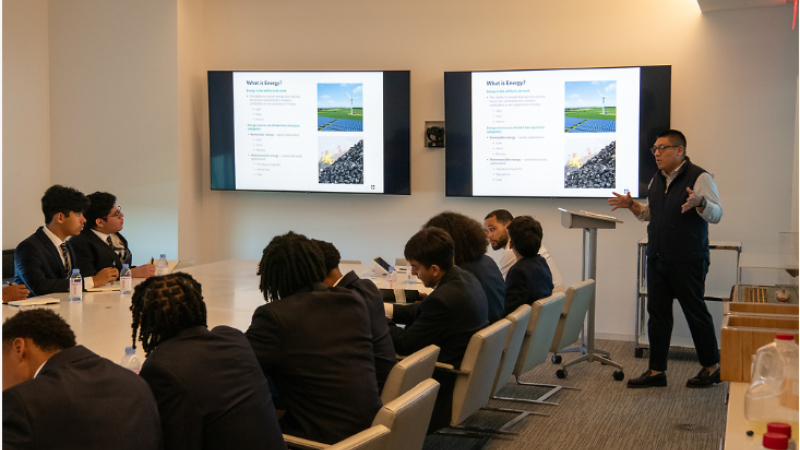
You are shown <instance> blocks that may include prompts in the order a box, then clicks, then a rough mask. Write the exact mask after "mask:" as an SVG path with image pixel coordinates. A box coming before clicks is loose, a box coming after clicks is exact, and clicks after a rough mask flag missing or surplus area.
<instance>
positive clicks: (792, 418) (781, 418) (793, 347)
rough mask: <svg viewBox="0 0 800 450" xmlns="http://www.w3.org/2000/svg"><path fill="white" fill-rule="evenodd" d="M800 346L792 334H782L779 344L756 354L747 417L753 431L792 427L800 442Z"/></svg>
mask: <svg viewBox="0 0 800 450" xmlns="http://www.w3.org/2000/svg"><path fill="white" fill-rule="evenodd" d="M797 390H798V347H797V344H796V343H795V342H794V336H793V335H791V334H778V335H777V336H776V338H775V341H774V342H772V343H771V344H767V345H765V346H763V347H761V348H760V349H758V352H756V356H755V360H754V362H753V373H752V376H751V377H750V387H748V388H747V393H746V394H745V397H744V415H745V417H746V418H747V420H748V421H750V423H751V426H752V428H753V431H754V432H756V433H757V434H761V433H763V432H765V431H766V425H767V423H768V422H784V423H788V424H789V425H791V427H792V434H794V436H792V437H793V438H794V440H795V441H797V435H796V433H797V419H798V414H797V412H798V411H797V402H798V394H797Z"/></svg>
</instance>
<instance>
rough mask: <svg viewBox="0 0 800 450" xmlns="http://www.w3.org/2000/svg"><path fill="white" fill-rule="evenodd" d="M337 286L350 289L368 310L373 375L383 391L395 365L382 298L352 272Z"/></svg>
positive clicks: (373, 284) (373, 288) (367, 283)
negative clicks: (373, 363) (373, 365)
mask: <svg viewBox="0 0 800 450" xmlns="http://www.w3.org/2000/svg"><path fill="white" fill-rule="evenodd" d="M337 286H340V287H343V288H347V289H350V290H351V291H353V292H355V293H356V295H358V296H360V297H361V299H362V300H364V301H365V302H366V304H367V308H368V309H369V321H370V326H371V328H372V351H373V353H374V354H375V374H376V376H377V377H378V390H383V384H384V383H385V382H386V377H388V376H389V372H391V371H392V367H394V365H395V364H396V363H397V355H396V354H395V352H394V344H393V343H392V336H391V335H390V334H389V324H388V323H386V311H385V310H384V309H383V297H382V296H381V291H379V290H378V288H377V286H375V283H373V282H372V281H370V280H363V279H361V278H359V277H358V275H357V274H356V273H355V272H354V271H350V272H348V273H347V275H345V276H344V277H342V279H341V280H340V281H339V284H337Z"/></svg>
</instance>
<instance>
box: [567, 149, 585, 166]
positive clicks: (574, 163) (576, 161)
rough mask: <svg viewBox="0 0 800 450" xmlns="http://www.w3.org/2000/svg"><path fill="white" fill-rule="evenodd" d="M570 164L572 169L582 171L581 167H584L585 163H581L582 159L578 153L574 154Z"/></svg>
mask: <svg viewBox="0 0 800 450" xmlns="http://www.w3.org/2000/svg"><path fill="white" fill-rule="evenodd" d="M568 164H569V166H570V167H575V168H577V169H580V168H581V167H583V163H582V162H581V158H580V157H579V156H578V154H577V153H573V154H572V158H570V159H569V162H568Z"/></svg>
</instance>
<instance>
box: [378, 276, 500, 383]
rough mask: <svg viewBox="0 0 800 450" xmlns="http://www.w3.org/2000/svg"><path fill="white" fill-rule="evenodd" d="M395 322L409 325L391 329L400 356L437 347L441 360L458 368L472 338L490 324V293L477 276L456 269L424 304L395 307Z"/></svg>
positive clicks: (440, 283) (442, 280) (426, 298)
mask: <svg viewBox="0 0 800 450" xmlns="http://www.w3.org/2000/svg"><path fill="white" fill-rule="evenodd" d="M393 319H394V321H395V322H397V323H405V324H406V327H405V328H399V327H396V326H392V327H391V328H390V329H389V331H390V332H391V334H392V341H393V342H394V348H395V350H396V351H397V353H399V354H401V355H410V354H411V353H414V352H416V351H417V350H420V349H422V348H424V347H426V346H428V345H431V344H434V345H438V346H439V348H441V351H440V353H439V361H440V362H443V363H446V364H452V365H453V366H454V367H456V368H458V367H459V366H460V365H461V360H462V359H464V352H465V351H466V350H467V344H469V340H470V338H472V335H473V334H475V333H476V332H477V331H478V330H480V329H482V328H485V327H486V326H488V325H489V312H488V305H487V301H486V294H484V293H483V289H482V288H481V284H480V283H479V282H478V279H477V278H475V276H474V275H472V274H471V273H469V272H467V271H466V270H463V269H461V268H460V267H458V266H454V267H452V268H451V269H450V270H448V271H447V273H445V274H444V276H443V277H442V279H441V280H440V281H439V285H438V286H436V289H434V290H433V292H431V293H430V295H428V296H427V297H425V299H424V300H422V302H420V303H416V304H409V305H402V304H395V305H394V313H393Z"/></svg>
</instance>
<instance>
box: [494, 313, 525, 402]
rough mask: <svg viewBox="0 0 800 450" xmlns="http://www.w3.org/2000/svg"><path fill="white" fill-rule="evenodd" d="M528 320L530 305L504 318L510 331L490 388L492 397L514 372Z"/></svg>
mask: <svg viewBox="0 0 800 450" xmlns="http://www.w3.org/2000/svg"><path fill="white" fill-rule="evenodd" d="M530 318H531V306H530V305H520V306H519V308H517V309H515V310H514V311H513V312H512V313H511V314H509V315H507V316H506V319H508V321H509V322H511V330H510V331H509V332H508V339H506V346H505V348H504V349H503V355H502V356H501V357H500V368H499V369H498V370H497V377H495V379H494V385H493V386H492V394H494V395H496V394H497V391H499V390H500V389H501V388H502V387H503V386H505V385H506V382H507V381H508V377H510V376H511V372H512V371H513V370H514V364H516V362H517V357H519V349H520V348H521V347H522V340H523V339H524V338H525V332H526V331H527V329H528V321H529V320H530Z"/></svg>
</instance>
